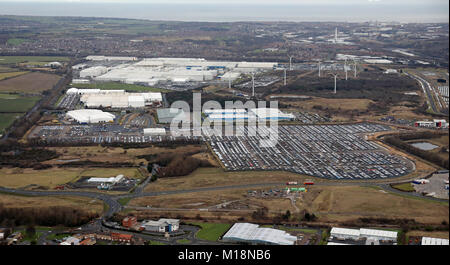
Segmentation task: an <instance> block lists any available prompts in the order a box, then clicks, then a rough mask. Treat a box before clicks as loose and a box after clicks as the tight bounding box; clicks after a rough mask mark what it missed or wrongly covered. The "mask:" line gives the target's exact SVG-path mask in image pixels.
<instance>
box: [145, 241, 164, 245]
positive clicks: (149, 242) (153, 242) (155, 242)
mask: <svg viewBox="0 0 450 265" xmlns="http://www.w3.org/2000/svg"><path fill="white" fill-rule="evenodd" d="M147 244H148V245H154V246H162V245H166V244H164V243H162V242H158V241H153V240H150V241H148V243H147Z"/></svg>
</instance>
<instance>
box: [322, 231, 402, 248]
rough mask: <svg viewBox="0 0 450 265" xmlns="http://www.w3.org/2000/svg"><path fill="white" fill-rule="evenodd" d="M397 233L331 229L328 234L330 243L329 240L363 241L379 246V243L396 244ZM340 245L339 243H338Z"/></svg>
mask: <svg viewBox="0 0 450 265" xmlns="http://www.w3.org/2000/svg"><path fill="white" fill-rule="evenodd" d="M397 236H398V233H397V232H394V231H388V230H378V229H367V228H360V229H349V228H340V227H333V228H332V229H331V232H330V241H331V240H339V241H346V242H345V243H350V242H347V240H351V241H355V242H356V241H364V242H365V244H367V245H379V244H380V241H383V242H384V243H386V242H392V243H396V242H397ZM338 243H341V242H338Z"/></svg>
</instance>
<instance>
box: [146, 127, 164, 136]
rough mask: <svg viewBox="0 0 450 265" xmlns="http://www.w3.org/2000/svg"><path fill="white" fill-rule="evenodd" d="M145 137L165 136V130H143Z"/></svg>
mask: <svg viewBox="0 0 450 265" xmlns="http://www.w3.org/2000/svg"><path fill="white" fill-rule="evenodd" d="M144 135H145V136H156V135H166V129H164V128H145V129H144Z"/></svg>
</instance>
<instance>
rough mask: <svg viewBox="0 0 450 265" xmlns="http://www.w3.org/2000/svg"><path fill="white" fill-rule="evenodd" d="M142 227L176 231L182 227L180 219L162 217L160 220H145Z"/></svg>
mask: <svg viewBox="0 0 450 265" xmlns="http://www.w3.org/2000/svg"><path fill="white" fill-rule="evenodd" d="M141 227H143V228H144V230H146V231H152V232H175V231H178V229H180V220H178V219H165V218H161V219H159V220H158V221H151V220H150V221H143V222H142V225H141Z"/></svg>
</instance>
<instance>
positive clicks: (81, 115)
mask: <svg viewBox="0 0 450 265" xmlns="http://www.w3.org/2000/svg"><path fill="white" fill-rule="evenodd" d="M66 117H67V118H69V119H73V120H75V121H77V122H79V123H100V122H113V121H114V119H115V118H116V116H114V114H111V113H108V112H103V111H101V110H98V109H80V110H71V111H69V112H67V114H66Z"/></svg>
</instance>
